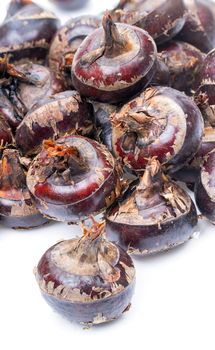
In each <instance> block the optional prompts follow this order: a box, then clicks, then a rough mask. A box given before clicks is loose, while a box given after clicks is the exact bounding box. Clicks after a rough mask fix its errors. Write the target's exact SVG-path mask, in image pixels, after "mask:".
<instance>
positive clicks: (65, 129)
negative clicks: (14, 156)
mask: <svg viewBox="0 0 215 350" xmlns="http://www.w3.org/2000/svg"><path fill="white" fill-rule="evenodd" d="M93 128H94V121H93V112H92V106H91V105H90V104H89V103H87V102H84V101H82V99H81V96H80V95H79V93H78V92H77V91H64V92H61V93H59V94H56V95H53V96H51V97H47V98H45V99H44V100H41V101H40V103H38V104H37V105H36V106H35V108H33V109H32V110H30V111H29V112H28V113H27V115H26V116H25V118H24V119H23V121H22V123H21V124H20V125H19V127H18V128H17V131H16V144H17V147H18V148H19V149H20V151H21V152H22V154H23V155H25V156H26V155H32V154H37V153H38V152H39V151H40V149H41V147H42V142H43V140H46V139H55V140H56V139H57V138H59V137H60V136H63V135H66V134H70V135H72V134H80V135H90V134H91V133H92V130H93Z"/></svg>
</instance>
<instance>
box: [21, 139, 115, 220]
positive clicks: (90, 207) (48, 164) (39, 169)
mask: <svg viewBox="0 0 215 350" xmlns="http://www.w3.org/2000/svg"><path fill="white" fill-rule="evenodd" d="M121 178H122V175H121V169H120V167H119V165H118V164H117V162H116V161H115V160H114V158H113V157H112V155H111V154H110V153H109V151H108V150H107V149H106V147H105V146H103V145H100V144H99V143H97V142H96V141H92V140H90V139H87V138H84V137H81V136H67V137H65V138H61V139H59V140H57V142H56V143H54V142H50V141H48V142H46V143H45V144H44V148H43V150H42V152H41V153H40V154H39V155H38V156H37V157H36V158H35V159H34V161H33V163H32V165H31V167H30V169H29V171H28V175H27V184H28V188H29V190H30V191H31V193H32V195H33V197H34V199H35V201H36V205H37V207H38V209H39V210H40V211H41V212H42V213H43V214H45V215H46V216H48V217H51V218H52V219H53V220H58V221H65V222H78V221H80V220H83V219H86V218H87V217H88V216H89V215H92V214H97V213H100V212H103V211H104V210H106V208H107V207H109V206H110V205H111V204H112V203H113V202H114V201H115V199H116V198H118V197H119V195H120V192H121V187H122V184H121Z"/></svg>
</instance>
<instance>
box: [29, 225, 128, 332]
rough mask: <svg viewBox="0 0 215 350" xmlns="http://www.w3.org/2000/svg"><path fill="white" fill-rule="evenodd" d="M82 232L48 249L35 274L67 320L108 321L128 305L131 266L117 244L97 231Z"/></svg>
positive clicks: (47, 295)
mask: <svg viewBox="0 0 215 350" xmlns="http://www.w3.org/2000/svg"><path fill="white" fill-rule="evenodd" d="M94 225H95V224H94ZM97 225H98V224H97ZM85 230H86V229H85ZM86 232H87V235H88V236H86V234H85V236H84V237H82V238H81V239H72V240H69V241H62V242H60V243H58V244H56V245H54V246H53V247H51V248H50V249H48V250H47V252H46V253H45V254H44V255H43V257H42V258H41V260H40V262H39V264H38V266H37V268H36V269H35V275H36V279H37V282H38V284H39V287H40V290H41V292H42V295H43V297H44V298H45V300H46V301H47V302H48V303H49V304H50V306H52V307H53V308H54V309H55V310H56V311H57V312H59V313H60V314H62V315H64V316H65V317H67V318H68V319H69V320H70V321H76V322H78V323H81V324H84V325H85V326H92V325H95V324H99V323H103V322H108V321H112V320H114V319H116V318H118V317H119V316H121V315H122V313H123V312H124V311H126V310H127V309H128V308H129V306H130V301H131V297H132V294H133V291H134V284H135V269H134V265H133V262H132V260H131V258H130V257H129V255H128V254H127V253H126V252H124V251H123V250H122V249H121V248H120V247H118V246H116V245H114V244H112V243H110V242H108V241H106V240H105V239H104V238H103V237H101V236H98V232H95V233H96V235H95V233H93V234H90V235H89V233H88V231H86Z"/></svg>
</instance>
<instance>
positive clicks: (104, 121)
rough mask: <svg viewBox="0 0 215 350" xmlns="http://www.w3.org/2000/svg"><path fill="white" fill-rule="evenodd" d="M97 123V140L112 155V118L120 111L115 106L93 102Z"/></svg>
mask: <svg viewBox="0 0 215 350" xmlns="http://www.w3.org/2000/svg"><path fill="white" fill-rule="evenodd" d="M92 105H93V109H94V116H95V122H96V127H97V138H98V140H99V141H101V142H102V143H103V144H104V145H105V146H106V147H107V148H108V150H109V151H110V152H111V153H112V152H113V147H112V124H111V119H110V116H111V115H112V113H115V112H116V111H117V110H118V107H117V106H115V105H110V104H107V103H99V102H95V101H93V102H92Z"/></svg>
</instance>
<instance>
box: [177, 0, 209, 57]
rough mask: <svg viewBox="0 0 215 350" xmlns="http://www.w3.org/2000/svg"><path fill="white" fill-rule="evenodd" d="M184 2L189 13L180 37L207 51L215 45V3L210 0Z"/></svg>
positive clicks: (188, 0)
mask: <svg viewBox="0 0 215 350" xmlns="http://www.w3.org/2000/svg"><path fill="white" fill-rule="evenodd" d="M184 2H185V6H186V8H187V11H188V15H187V18H186V23H185V25H184V27H183V28H182V30H181V32H180V33H179V35H178V39H179V40H183V41H186V42H188V43H190V44H192V45H194V46H196V47H198V49H200V50H201V51H203V52H205V53H207V52H209V51H210V50H212V49H213V48H214V46H215V5H214V3H213V2H212V1H210V0H184Z"/></svg>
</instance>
